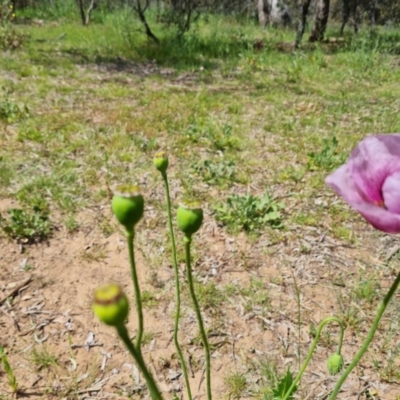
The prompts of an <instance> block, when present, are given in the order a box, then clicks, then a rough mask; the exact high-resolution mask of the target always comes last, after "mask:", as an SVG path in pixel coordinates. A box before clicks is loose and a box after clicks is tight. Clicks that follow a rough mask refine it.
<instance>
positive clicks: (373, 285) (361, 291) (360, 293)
mask: <svg viewBox="0 0 400 400" xmlns="http://www.w3.org/2000/svg"><path fill="white" fill-rule="evenodd" d="M378 291H379V283H378V282H377V281H376V280H375V279H365V278H364V279H360V280H359V281H358V282H357V283H356V286H355V287H354V288H353V290H352V293H351V297H352V298H353V299H354V300H358V301H362V302H366V303H369V304H371V303H373V301H374V300H375V299H376V297H377V295H378Z"/></svg>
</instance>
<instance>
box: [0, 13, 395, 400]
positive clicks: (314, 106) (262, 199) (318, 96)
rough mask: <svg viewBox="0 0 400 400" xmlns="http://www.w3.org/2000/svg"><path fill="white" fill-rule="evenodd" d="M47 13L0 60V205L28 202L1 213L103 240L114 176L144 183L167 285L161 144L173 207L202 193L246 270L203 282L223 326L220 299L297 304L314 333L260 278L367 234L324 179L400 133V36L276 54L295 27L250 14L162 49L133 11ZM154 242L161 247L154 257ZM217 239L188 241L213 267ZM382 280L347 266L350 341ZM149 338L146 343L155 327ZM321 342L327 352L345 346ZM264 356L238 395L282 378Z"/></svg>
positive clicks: (265, 391)
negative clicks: (258, 45) (258, 46)
mask: <svg viewBox="0 0 400 400" xmlns="http://www.w3.org/2000/svg"><path fill="white" fill-rule="evenodd" d="M29 12H31V11H29V10H28V11H26V15H27V16H29ZM58 12H60V13H61V11H58ZM63 12H64V11H63ZM31 16H32V15H31ZM42 17H43V18H45V19H46V21H45V23H44V25H43V26H42V27H35V26H17V27H16V29H17V30H18V31H19V32H21V33H23V34H24V35H25V42H24V45H23V47H22V48H19V49H17V50H15V51H12V52H7V53H4V55H6V56H3V57H0V72H1V73H0V87H2V88H3V89H2V91H1V92H0V144H1V146H0V201H3V200H4V201H8V200H9V199H13V200H17V201H18V202H19V205H20V207H21V210H22V211H21V212H19V215H18V218H17V221H13V219H12V216H13V215H14V214H15V215H14V217H16V211H13V212H12V214H13V215H8V214H7V212H4V213H3V212H2V214H3V219H2V227H3V231H4V233H5V234H6V235H8V236H9V237H10V238H11V239H12V240H18V241H21V240H22V241H25V240H26V241H28V242H30V243H35V242H37V241H38V240H39V239H40V238H43V239H44V238H46V239H47V238H48V237H50V234H54V235H57V232H58V231H64V229H60V228H65V231H66V232H67V233H68V234H69V235H70V236H71V237H74V235H78V234H79V231H80V230H81V229H84V228H85V227H87V226H88V224H89V225H95V226H96V227H98V229H99V230H100V232H101V234H102V235H103V236H104V237H105V238H107V237H109V236H110V235H112V234H113V233H114V232H115V231H116V227H115V226H114V225H113V222H112V220H111V219H110V218H109V213H108V209H109V190H110V186H112V185H113V184H114V183H136V182H139V183H141V184H142V186H143V190H144V193H145V195H146V199H148V203H147V209H146V213H147V215H148V219H147V220H146V222H144V223H143V225H141V226H140V231H143V232H145V233H143V236H142V237H138V242H139V243H140V247H141V249H143V248H144V250H143V253H144V254H145V255H144V257H147V258H146V260H148V261H149V263H151V264H153V261H154V263H156V264H157V265H156V267H155V268H157V270H154V271H153V273H154V276H153V283H154V286H155V287H157V288H159V287H161V286H162V285H161V284H160V283H159V280H160V282H161V281H162V279H161V278H159V275H160V276H162V273H161V272H162V271H163V269H162V268H159V267H161V266H162V267H165V266H166V264H168V263H169V261H166V260H170V257H169V254H168V256H165V253H162V252H161V247H162V246H165V243H164V242H163V243H161V241H160V238H154V236H152V235H153V233H152V232H153V230H155V229H154V228H157V227H159V226H161V225H162V224H163V226H164V225H165V224H164V222H165V220H164V219H163V218H164V217H161V216H160V212H159V211H160V210H163V209H164V203H163V202H162V200H161V197H160V196H159V194H158V192H157V190H158V189H159V186H160V182H159V179H158V175H156V174H155V173H154V174H153V173H152V172H151V171H152V166H151V162H152V157H153V153H154V152H155V151H156V150H158V149H166V150H167V151H168V153H169V154H170V159H171V175H170V178H171V186H172V189H173V193H174V197H173V202H174V203H175V204H176V203H177V202H178V200H179V198H180V197H181V195H183V194H185V195H195V196H197V197H199V198H200V199H201V200H202V201H203V202H204V204H205V209H206V211H207V212H206V219H207V223H210V226H211V228H212V229H211V228H209V226H207V229H209V230H207V232H208V233H209V232H211V230H213V232H214V231H215V232H217V231H218V232H219V230H221V231H222V232H224V235H226V237H224V241H221V242H223V243H224V246H226V248H228V244H229V246H231V247H229V254H230V255H231V257H232V259H230V261H229V268H232V269H234V270H235V273H237V274H242V275H241V276H245V277H248V276H251V278H249V279H248V282H247V283H235V282H234V283H232V282H227V281H226V280H225V281H224V279H228V278H225V276H224V270H223V268H222V267H221V268H222V269H221V270H218V274H217V275H216V278H215V279H221V280H222V283H221V285H220V284H218V282H216V281H214V277H209V280H207V282H206V283H205V284H203V283H201V284H200V283H197V284H196V291H197V293H198V295H199V301H200V303H201V305H202V307H203V308H204V309H205V312H206V315H207V316H208V318H209V319H210V321H211V322H210V325H212V324H213V323H214V324H216V325H217V323H216V322H218V323H222V321H221V319H222V318H223V313H218V312H216V310H219V309H220V308H221V307H224V306H226V305H230V304H233V305H239V304H240V305H241V306H242V307H243V310H244V312H245V313H254V314H257V315H260V316H262V317H263V318H264V319H265V318H266V316H267V315H268V316H271V315H272V317H271V318H275V319H277V320H281V319H282V318H283V317H282V315H281V314H280V312H281V311H282V312H284V311H285V312H287V314H288V316H290V315H291V313H292V312H293V315H292V317H293V318H292V319H294V320H295V321H300V322H298V324H301V323H303V324H304V325H305V326H307V325H308V324H309V322H310V321H308V318H307V316H302V318H297V317H298V310H297V307H296V305H293V304H292V303H290V299H291V296H292V292H291V290H292V288H291V286H290V285H291V284H289V283H288V280H287V278H285V276H284V274H283V273H280V274H279V279H276V280H275V281H274V280H273V279H271V280H268V278H269V276H268V278H267V277H266V276H264V275H261V274H263V273H264V269H265V268H276V269H279V268H282V269H284V268H288V266H290V267H291V266H292V265H295V266H296V267H297V266H298V264H297V263H299V264H300V266H303V264H302V263H303V260H306V261H307V262H308V261H309V260H311V261H310V263H311V265H313V264H312V263H313V262H315V260H316V257H319V256H321V258H322V259H323V258H324V257H328V256H327V255H326V254H325V253H322V251H321V253H318V251H320V250H321V247H318V246H319V244H318V243H322V244H325V242H324V240H325V239H331V240H332V241H333V242H334V244H332V243H331V242H329V241H327V242H326V248H334V249H339V248H348V247H353V248H354V247H356V246H357V245H358V244H359V242H360V241H361V240H365V241H366V243H367V244H368V245H370V242H369V240H370V237H369V236H368V235H367V234H366V232H365V230H366V229H365V224H363V223H362V222H361V218H360V217H359V216H358V215H357V214H355V213H354V212H353V211H350V210H349V208H348V207H347V206H345V205H344V204H343V203H342V202H339V201H338V200H337V198H336V197H334V196H333V195H332V193H331V192H330V191H329V190H328V189H327V188H326V187H325V184H324V179H325V177H326V175H327V174H328V173H329V172H331V171H332V170H333V169H335V168H336V167H337V166H339V165H340V164H341V163H342V162H343V161H344V160H345V159H346V158H347V156H348V155H349V153H350V151H351V149H352V148H353V147H354V145H355V144H356V143H357V142H358V141H359V140H360V139H361V138H363V137H364V136H365V135H367V134H369V133H371V132H388V133H389V132H396V131H400V116H399V113H398V109H399V106H400V104H399V103H400V101H399V99H400V88H399V85H398V82H399V80H400V69H399V68H397V65H398V46H396V40H398V32H397V31H396V30H395V29H394V28H393V29H391V28H379V29H377V33H376V34H371V33H369V32H367V31H363V32H361V33H360V35H359V36H358V37H351V36H349V37H345V39H344V41H336V42H334V41H331V42H327V43H323V44H320V45H317V46H315V47H310V46H309V45H304V47H303V48H301V49H300V50H298V51H292V50H286V49H285V47H282V42H286V43H289V42H292V41H293V39H294V34H293V32H291V31H283V30H276V29H272V28H271V29H268V30H266V31H263V32H262V31H260V30H259V28H258V27H257V26H255V25H254V24H253V23H251V22H249V21H248V22H247V23H239V22H238V21H237V20H236V19H234V18H231V17H215V16H210V17H209V18H210V21H211V22H210V23H207V22H206V20H205V19H200V20H199V22H198V24H197V25H196V26H195V27H194V30H193V31H192V32H190V33H189V34H188V35H187V36H186V37H185V38H184V39H183V40H182V41H181V42H177V41H176V40H174V39H173V38H172V35H171V33H170V32H168V31H165V29H164V28H163V27H162V26H160V25H156V32H157V34H159V35H160V37H161V42H162V43H161V45H160V46H156V45H154V44H153V43H149V42H148V41H147V40H146V38H145V37H144V36H143V35H141V34H139V33H138V32H137V29H139V27H140V25H139V24H138V21H137V20H135V19H132V17H131V16H130V15H129V14H127V13H126V12H122V11H121V12H116V13H113V14H107V15H103V16H101V15H100V14H95V15H94V22H95V23H93V24H92V25H91V26H89V27H86V28H83V27H81V26H80V25H79V24H78V22H76V21H73V20H72V17H71V15H70V14H68V12H66V11H65V16H64V19H63V20H60V19H57V23H55V24H54V23H48V22H47V19H52V20H53V19H55V18H56V17H57V15H50V14H43V15H42ZM57 18H58V17H57ZM152 22H154V21H153V20H152ZM130 24H133V25H132V26H133V29H132V30H128V29H127V26H130ZM163 29H164V30H163ZM64 33H65V35H64ZM336 34H337V31H336V28H333V29H331V30H330V31H329V32H328V36H329V37H331V38H334V37H335V35H336ZM258 40H262V41H263V42H264V44H265V46H264V49H263V50H261V51H257V50H255V49H254V48H253V44H254V43H255V42H256V41H258ZM153 60H155V62H153ZM156 176H157V178H156ZM283 203H284V206H283ZM7 208H8V206H7V207H6V209H7ZM10 209H12V208H10ZM38 209H39V210H42V211H43V210H46V213H45V215H46V218H47V220H46V221H43V219H41V217H42V216H43V212H42V211H41V213H40V216H39V217H40V218H39V219H37V218H36V216H35V215H36V214H35V213H36V211H35V210H38ZM14 210H15V209H14ZM87 210H91V211H92V213H88V212H87ZM5 211H6V210H5ZM35 218H36V219H35ZM14 220H15V218H14ZM215 220H217V221H218V225H217V224H215V225H213V223H214V221H215ZM50 221H51V222H50ZM146 224H148V225H146ZM215 226H216V228H214V227H215ZM4 227H5V228H6V229H5V230H4ZM278 227H279V228H280V229H273V228H278ZM26 231H29V234H26ZM21 232H22V233H21ZM149 232H150V233H149ZM243 232H244V234H245V235H248V234H250V235H252V234H253V233H254V232H256V234H257V235H255V236H251V237H248V236H246V239H245V240H244V241H246V240H248V241H250V242H251V246H249V247H248V248H246V249H245V250H243V249H241V248H240V244H242V243H243V239H242V236H241V235H243ZM310 236H311V237H312V239H313V238H314V239H315V241H312V240H310V238H309V237H310ZM229 240H232V242H230V241H229ZM317 240H318V241H317ZM146 242H149V243H151V244H152V245H150V244H149V246H150V247H151V248H150V249H149V251H147V249H146V248H145V246H146ZM210 242H212V243H210ZM210 242H208V243H207V245H206V246H204V248H203V247H202V245H201V244H200V243H197V242H196V243H195V249H194V251H195V252H196V257H195V258H196V259H198V260H199V262H204V263H205V266H206V267H208V264H207V263H206V261H208V260H207V259H206V258H205V256H204V255H205V253H207V252H208V251H209V250H210V251H211V248H212V246H214V245H215V244H216V243H217V241H215V243H214V238H212V239H210ZM376 242H377V240H375V241H374V244H373V245H370V249H372V248H375V243H376ZM227 243H228V244H227ZM246 243H247V242H246ZM379 243H380V242H379ZM321 246H322V245H321ZM329 246H331V247H329ZM335 246H336V247H335ZM224 249H225V247H224ZM213 251H214V250H213ZM219 251H220V250H216V251H215V252H216V254H217V255H218V256H220V252H219ZM227 251H228V250H227ZM374 251H375V250H374ZM374 251H372V250H371V254H372V253H374ZM167 252H168V251H167ZM221 254H222V253H221ZM106 255H107V253H106V251H105V250H104V248H103V247H102V245H100V244H99V245H94V246H92V248H91V249H89V250H88V251H85V252H83V253H82V258H83V260H84V261H85V262H88V263H101V262H104V259H105V258H106ZM180 256H182V254H180ZM374 256H375V253H374ZM349 257H350V256H349ZM35 265H36V264H35ZM304 265H306V263H304ZM196 267H197V265H196ZM329 267H331V269H332V270H333V272H331V271H330V270H329ZM229 268H228V269H229ZM263 268H264V269H263ZM346 268H347V267H346ZM349 268H350V269H352V270H354V268H355V267H354V265H353V264H351V265H350V267H349ZM322 270H323V271H322ZM220 271H222V272H220ZM259 271H261V272H259ZM256 272H259V274H260V276H257V275H256ZM373 272H376V271H375V270H374V271H373ZM299 273H300V272H299ZM341 273H342V271H340V270H337V269H336V266H335V264H333V265H332V266H331V265H330V264H329V260H328V259H327V262H326V269H323V268H315V269H313V270H312V273H310V274H309V275H307V274H306V275H304V277H302V276H300V277H296V280H298V281H299V290H300V292H299V293H298V295H299V298H301V299H302V301H301V304H303V303H304V299H303V297H302V296H305V297H306V298H307V295H309V297H310V298H313V296H312V295H311V294H310V293H312V290H313V287H312V286H309V285H308V281H309V280H311V281H312V280H314V279H316V277H318V279H320V280H321V281H322V282H324V284H325V281H324V279H328V278H325V274H327V275H329V274H331V275H332V276H331V275H329V280H328V283H329V284H328V285H327V286H329V285H330V284H331V282H332V281H334V278H337V277H338V275H340V274H341ZM253 274H254V275H253ZM322 275H323V276H322ZM207 279H208V278H207ZM379 279H380V275H378V274H374V273H371V274H364V275H363V274H359V275H357V274H356V275H350V276H349V277H347V276H346V278H343V277H342V280H343V281H344V283H345V284H348V282H349V281H350V282H351V284H348V286H347V287H346V285H344V287H343V290H342V289H341V290H342V292H341V293H340V294H338V295H337V297H338V301H337V304H334V311H335V312H337V313H338V314H340V315H341V316H342V317H343V318H344V320H345V324H346V326H347V327H348V329H351V330H352V331H354V332H355V333H356V334H358V333H360V332H361V333H363V329H364V327H365V325H366V323H367V322H368V316H364V315H363V314H360V307H362V308H363V309H365V310H367V311H368V312H369V310H371V308H372V309H373V306H374V305H376V302H377V300H378V298H379V296H380V293H379V292H380V291H379V288H380V284H379V282H377V281H378V280H379ZM269 282H270V283H271V284H269ZM300 283H302V284H300ZM162 284H163V285H165V283H164V282H162ZM329 287H330V286H329ZM340 287H341V288H342V286H340ZM221 288H223V289H221ZM335 288H336V287H335ZM143 297H144V299H143V300H144V302H145V303H146V305H147V306H148V307H149V308H152V309H153V308H154V309H155V308H156V307H157V305H158V296H155V295H153V293H152V292H149V291H147V292H146V291H143ZM333 298H334V297H333ZM228 299H229V300H230V302H228ZM278 299H279V301H278ZM186 300H187V299H186ZM306 300H307V299H306ZM333 303H334V302H333ZM299 304H300V302H299ZM293 310H294V311H293ZM224 311H225V310H224ZM301 311H303V312H304V310H301ZM367 311H366V312H367ZM151 312H153V310H152V311H151ZM154 312H155V311H154ZM268 318H269V317H268ZM284 318H286V315H285V317H284ZM249 324H250V322H249ZM267 328H268V329H269V327H267ZM395 329H396V327H392V328H391V334H392V335H394V333H393V332H395ZM265 330H266V329H265ZM146 335H147V337H146V338H147V339H146V340H147V341H151V340H152V339H153V338H154V334H152V333H147V334H146ZM385 338H386V339H385V340H386V341H385V340H384V338H381V342H382V349H381V351H380V353H384V352H385V351H388V350H387V348H388V347H390V346H389V345H388V343H391V340H394V339H392V337H391V336H390V335H389V332H387V336H385ZM324 340H325V345H326V346H330V345H331V344H332V342H334V341H335V340H334V339H332V338H331V337H330V336H324ZM385 343H386V344H385ZM384 344H385V345H384ZM301 345H302V343H299V346H301ZM303 345H304V344H303ZM394 349H395V350H393V351H392V353H391V354H390V357H387V359H386V360H382V358H381V357H380V354H378V355H374V357H375V356H376V357H375V358H376V363H377V364H376V365H377V367H376V368H377V370H378V369H379V370H380V371H383V372H382V376H385V377H387V379H388V380H390V381H392V380H393V381H396V382H398V381H399V377H398V374H396V366H397V365H398V359H399V358H398V348H397V347H395V348H394ZM34 352H35V355H34V356H32V359H31V362H32V363H33V364H34V365H36V366H37V367H38V368H48V367H50V366H51V365H54V364H55V363H56V362H57V359H56V358H55V357H54V356H53V355H51V354H49V353H46V351H45V350H34ZM301 353H302V354H303V355H304V354H305V351H304V350H303V349H302V352H301ZM32 354H34V353H32ZM271 360H272V359H271ZM271 360H264V362H263V363H262V364H260V365H258V366H257V374H259V375H260V376H261V378H260V379H261V381H260V382H261V383H260V384H259V385H258V386H257V385H255V384H254V385H253V384H252V383H250V382H253V381H254V380H246V378H247V377H249V375H250V374H251V369H249V370H248V371H247V372H246V373H245V374H244V376H242V375H238V374H237V373H233V374H230V375H228V377H227V380H226V382H225V383H226V385H227V388H228V390H227V393H229V396H230V397H231V398H239V397H240V395H241V393H243V392H247V391H252V392H253V393H254V394H255V396H263V395H266V396H270V397H271V398H272V397H273V390H272V389H273V388H274V387H276V386H277V384H278V382H279V381H280V377H281V376H283V375H284V373H283V372H282V371H283V370H282V368H281V367H282V365H281V364H279V365H278V362H275V361H271ZM246 362H247V361H246ZM248 364H249V362H248V363H247V364H246V365H248ZM250 364H251V362H250ZM254 373H256V372H254ZM260 398H262V397H260Z"/></svg>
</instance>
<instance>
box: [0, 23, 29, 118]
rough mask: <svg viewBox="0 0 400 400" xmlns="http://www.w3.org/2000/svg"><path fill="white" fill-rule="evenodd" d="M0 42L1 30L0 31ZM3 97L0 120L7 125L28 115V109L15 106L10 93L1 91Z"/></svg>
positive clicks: (18, 105) (0, 105) (23, 105)
mask: <svg viewBox="0 0 400 400" xmlns="http://www.w3.org/2000/svg"><path fill="white" fill-rule="evenodd" d="M0 41H1V30H0ZM3 97H4V99H2V100H1V101H0V120H1V121H4V122H6V123H7V124H10V123H13V122H16V121H19V120H21V119H24V118H26V117H27V116H28V115H29V109H28V107H27V106H26V105H25V104H22V105H21V104H17V103H16V102H15V101H13V100H12V99H11V97H10V91H9V90H7V89H3Z"/></svg>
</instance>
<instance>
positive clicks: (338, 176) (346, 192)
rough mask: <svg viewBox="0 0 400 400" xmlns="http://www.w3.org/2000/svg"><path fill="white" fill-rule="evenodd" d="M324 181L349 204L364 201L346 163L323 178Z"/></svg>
mask: <svg viewBox="0 0 400 400" xmlns="http://www.w3.org/2000/svg"><path fill="white" fill-rule="evenodd" d="M325 183H326V184H327V185H328V186H330V187H331V188H332V189H333V190H334V191H335V192H336V193H337V194H338V195H339V196H342V197H343V199H344V200H345V201H347V202H348V203H349V204H357V203H364V202H365V201H366V200H365V199H364V198H363V197H362V193H360V191H359V190H358V189H357V187H356V185H355V184H354V181H353V179H352V177H351V175H350V172H349V167H348V165H347V164H344V165H342V166H341V167H339V168H338V169H337V170H336V171H335V172H333V173H332V174H331V175H329V176H328V177H327V178H326V179H325Z"/></svg>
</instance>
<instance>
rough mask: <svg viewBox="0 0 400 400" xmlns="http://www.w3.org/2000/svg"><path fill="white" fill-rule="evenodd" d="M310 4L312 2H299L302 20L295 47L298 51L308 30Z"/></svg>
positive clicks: (306, 0)
mask: <svg viewBox="0 0 400 400" xmlns="http://www.w3.org/2000/svg"><path fill="white" fill-rule="evenodd" d="M310 3H311V0H299V6H300V19H299V25H298V27H297V35H296V42H295V44H294V47H295V48H296V49H298V48H299V46H300V43H301V39H302V38H303V35H304V30H305V29H306V22H307V15H308V9H309V8H310Z"/></svg>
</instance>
